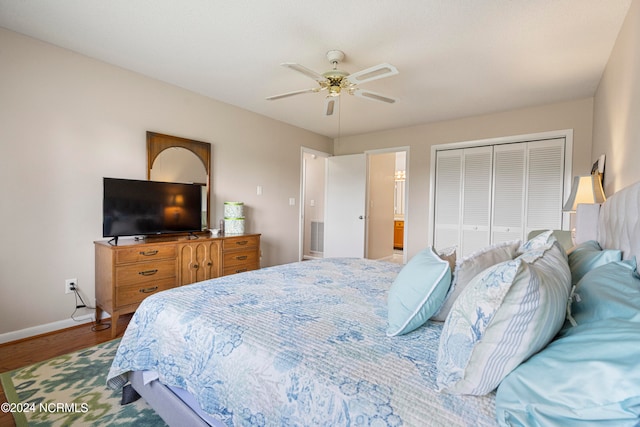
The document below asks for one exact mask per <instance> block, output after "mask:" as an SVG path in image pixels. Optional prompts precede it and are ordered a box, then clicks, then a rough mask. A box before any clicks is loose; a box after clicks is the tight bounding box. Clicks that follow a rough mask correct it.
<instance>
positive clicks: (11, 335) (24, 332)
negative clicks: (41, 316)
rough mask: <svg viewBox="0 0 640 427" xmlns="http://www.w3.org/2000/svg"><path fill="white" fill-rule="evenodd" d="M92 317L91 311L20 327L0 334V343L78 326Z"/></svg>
mask: <svg viewBox="0 0 640 427" xmlns="http://www.w3.org/2000/svg"><path fill="white" fill-rule="evenodd" d="M104 315H107V316H106V317H108V314H107V313H104V312H103V317H105V316H104ZM94 318H95V312H91V313H87V314H83V315H80V316H77V317H75V320H74V319H65V320H59V321H57V322H52V323H46V324H44V325H37V326H32V327H30V328H25V329H20V330H18V331H12V332H7V333H4V334H0V344H4V343H8V342H11V341H17V340H21V339H24V338H29V337H33V336H36V335H40V334H46V333H47V332H53V331H58V330H60V329H66V328H71V327H73V326H78V325H82V324H85V323H91V322H93V321H94Z"/></svg>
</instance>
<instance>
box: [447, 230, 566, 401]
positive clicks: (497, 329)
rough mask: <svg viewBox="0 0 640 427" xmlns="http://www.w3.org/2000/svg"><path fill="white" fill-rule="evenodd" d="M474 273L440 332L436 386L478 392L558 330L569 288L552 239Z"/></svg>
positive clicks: (486, 390) (563, 263) (487, 389)
mask: <svg viewBox="0 0 640 427" xmlns="http://www.w3.org/2000/svg"><path fill="white" fill-rule="evenodd" d="M532 247H534V249H532V250H530V251H528V252H525V253H524V254H523V255H521V256H519V257H518V258H516V259H514V260H511V261H506V262H503V263H500V264H497V265H495V266H493V267H491V268H489V269H488V270H485V271H484V272H483V273H482V274H480V275H478V276H476V277H475V278H474V279H473V280H472V282H471V283H470V284H469V285H468V286H467V288H466V289H465V290H464V291H463V292H462V293H461V294H460V296H459V297H458V299H457V300H456V301H455V303H454V305H453V308H452V309H451V313H450V314H449V316H448V317H447V320H446V322H445V324H444V328H443V330H442V335H441V336H440V347H439V349H438V359H437V368H438V375H437V383H438V388H439V390H440V391H445V392H448V393H452V394H473V395H482V394H486V393H489V392H491V391H492V390H494V389H495V388H496V387H497V386H498V384H500V381H502V379H503V378H504V377H505V376H506V375H507V374H508V373H509V372H511V371H512V370H513V369H515V368H516V367H517V366H518V365H519V364H520V363H522V362H523V361H524V360H526V359H527V358H529V357H530V356H531V355H532V354H534V353H536V352H537V351H539V350H540V349H542V348H543V347H544V346H545V345H546V344H547V343H548V342H549V341H551V340H552V339H553V337H554V336H555V335H556V333H557V332H558V331H559V330H560V328H561V327H562V325H563V323H564V319H565V309H566V304H567V299H568V297H569V289H570V287H571V273H570V271H569V265H568V263H567V259H566V254H565V253H564V250H563V249H562V248H561V247H560V245H559V244H558V243H557V242H555V238H552V239H550V241H549V243H548V245H547V246H546V247H540V246H538V245H534V246H532Z"/></svg>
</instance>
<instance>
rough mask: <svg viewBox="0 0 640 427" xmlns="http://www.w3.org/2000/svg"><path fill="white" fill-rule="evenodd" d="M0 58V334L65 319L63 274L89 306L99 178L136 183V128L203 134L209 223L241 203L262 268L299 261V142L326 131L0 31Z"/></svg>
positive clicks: (139, 134)
mask: <svg viewBox="0 0 640 427" xmlns="http://www.w3.org/2000/svg"><path fill="white" fill-rule="evenodd" d="M0 64H2V65H1V66H0V194H2V202H1V203H2V210H1V213H0V226H1V227H2V228H1V230H2V245H0V341H6V340H7V339H12V338H16V337H19V335H20V334H25V333H26V334H32V333H37V332H42V329H43V328H45V329H46V328H49V329H53V328H58V327H65V326H69V323H73V322H72V321H69V317H70V314H71V313H72V312H73V309H74V307H75V304H76V303H75V300H74V297H73V295H72V294H67V295H65V294H64V281H65V279H67V278H77V279H78V285H79V288H80V289H81V292H82V294H83V295H84V297H85V301H86V302H87V303H89V304H93V301H94V252H93V243H92V242H93V241H94V240H99V239H102V177H104V176H109V177H119V178H134V179H146V155H145V153H146V134H145V132H146V131H147V130H152V131H156V132H160V133H167V134H170V135H176V136H181V137H186V138H193V139H196V140H199V141H206V142H210V143H211V144H212V155H213V161H212V167H213V176H212V184H213V188H212V190H213V193H212V194H213V209H212V220H213V221H214V223H215V222H217V221H218V220H219V219H220V218H222V207H223V202H224V201H226V200H238V201H243V202H244V203H245V205H246V213H245V214H246V216H247V224H246V227H247V230H248V231H251V232H260V233H262V238H263V240H262V253H263V258H262V265H263V266H268V265H274V264H281V263H285V262H291V261H296V260H297V259H298V225H297V224H298V213H299V207H298V202H299V201H298V198H299V195H300V190H299V187H300V186H299V182H300V147H301V146H306V147H309V148H312V149H316V150H319V151H325V152H330V151H331V150H332V146H333V141H332V140H331V139H329V138H326V137H323V136H319V135H317V134H314V133H311V132H307V131H304V130H301V129H298V128H295V127H293V126H289V125H286V124H283V123H281V122H277V121H274V120H271V119H268V118H266V117H263V116H259V115H256V114H253V113H250V112H248V111H245V110H241V109H238V108H235V107H233V106H230V105H227V104H223V103H220V102H217V101H215V100H212V99H209V98H206V97H203V96H200V95H196V94H194V93H192V92H189V91H186V90H183V89H180V88H178V87H175V86H170V85H167V84H164V83H162V82H159V81H157V80H153V79H150V78H147V77H144V76H141V75H138V74H135V73H132V72H129V71H126V70H123V69H120V68H117V67H114V66H111V65H108V64H105V63H103V62H99V61H95V60H92V59H90V58H87V57H85V56H82V55H78V54H75V53H72V52H70V51H67V50H63V49H60V48H57V47H54V46H51V45H48V44H46V43H42V42H39V41H36V40H33V39H30V38H27V37H23V36H21V35H19V34H16V33H13V32H10V31H7V30H4V29H0ZM257 185H261V186H262V187H263V195H262V196H257V195H256V186H257ZM292 197H293V198H295V199H296V206H289V198H292ZM78 314H79V315H85V314H87V312H81V313H78ZM38 325H45V326H38ZM27 328H34V329H27ZM16 331H19V334H18V336H16V333H17V332H16ZM25 331H26V332H25ZM11 332H13V333H11Z"/></svg>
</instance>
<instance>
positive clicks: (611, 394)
mask: <svg viewBox="0 0 640 427" xmlns="http://www.w3.org/2000/svg"><path fill="white" fill-rule="evenodd" d="M635 268H636V262H635V259H634V260H629V261H621V262H612V263H609V264H606V265H604V266H601V267H598V268H596V269H594V270H592V271H591V272H589V273H588V274H586V275H585V276H584V277H583V278H582V280H581V281H580V282H579V283H578V286H577V291H578V292H579V295H580V302H574V303H573V311H574V312H575V317H576V319H577V321H578V325H577V326H575V327H565V328H564V329H563V330H562V331H561V332H560V334H559V335H558V337H557V338H556V339H555V340H554V341H553V342H551V343H550V344H549V345H548V346H547V347H546V348H545V349H544V350H542V351H541V352H539V353H538V354H536V355H534V356H532V357H531V358H530V359H529V360H527V361H526V362H525V363H523V364H522V365H520V366H519V367H518V368H516V369H515V370H514V371H513V372H511V373H510V374H509V375H507V377H506V378H505V379H504V380H503V381H502V383H501V384H500V386H499V387H498V392H497V394H496V414H497V419H498V422H499V423H500V424H501V425H505V426H506V425H508V426H530V425H540V426H542V425H562V426H591V425H594V424H597V425H598V426H600V425H602V426H611V427H613V426H615V427H618V426H637V425H638V421H640V365H639V364H638V360H640V279H638V278H637V277H636V276H635Z"/></svg>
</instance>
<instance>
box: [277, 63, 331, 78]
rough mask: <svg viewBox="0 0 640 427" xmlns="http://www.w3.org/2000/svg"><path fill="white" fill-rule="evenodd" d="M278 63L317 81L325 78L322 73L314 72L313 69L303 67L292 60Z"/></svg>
mask: <svg viewBox="0 0 640 427" xmlns="http://www.w3.org/2000/svg"><path fill="white" fill-rule="evenodd" d="M280 65H282V66H283V67H287V68H291V69H292V70H294V71H297V72H299V73H302V74H304V75H305V76H307V77H311V78H312V79H313V80H315V81H318V82H321V81H324V80H326V78H325V77H324V76H323V75H322V74H320V73H316V72H315V71H313V70H310V69H309V68H307V67H304V66H302V65H300V64H296V63H293V62H285V63H284V64H280Z"/></svg>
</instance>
